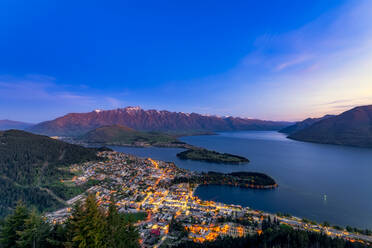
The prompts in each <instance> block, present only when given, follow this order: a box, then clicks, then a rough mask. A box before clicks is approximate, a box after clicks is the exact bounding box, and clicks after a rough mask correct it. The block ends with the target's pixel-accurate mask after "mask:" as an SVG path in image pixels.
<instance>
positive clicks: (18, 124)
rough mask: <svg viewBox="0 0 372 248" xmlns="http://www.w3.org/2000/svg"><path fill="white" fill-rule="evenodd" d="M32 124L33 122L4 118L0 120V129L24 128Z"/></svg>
mask: <svg viewBox="0 0 372 248" xmlns="http://www.w3.org/2000/svg"><path fill="white" fill-rule="evenodd" d="M33 125H34V124H32V123H27V122H22V121H13V120H7V119H4V120H0V131H4V130H10V129H19V130H24V129H26V128H29V127H31V126H33Z"/></svg>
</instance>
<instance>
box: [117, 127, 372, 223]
mask: <svg viewBox="0 0 372 248" xmlns="http://www.w3.org/2000/svg"><path fill="white" fill-rule="evenodd" d="M182 140H183V141H185V142H187V143H189V144H193V145H196V146H202V147H205V148H208V149H213V150H217V151H220V152H228V153H233V154H237V155H242V156H245V157H247V158H248V159H250V160H251V163H249V164H247V165H221V164H212V163H204V162H195V161H183V160H179V159H178V158H177V157H176V154H177V153H178V152H179V151H181V150H182V149H173V148H128V147H114V149H115V150H117V151H122V152H126V153H131V154H134V155H137V156H142V157H149V156H150V157H153V158H155V159H159V160H165V161H172V162H175V163H176V164H177V165H178V166H179V167H182V168H186V169H190V170H196V171H220V172H231V171H258V172H264V173H267V174H268V175H270V176H272V177H273V178H274V179H275V180H276V181H277V182H278V184H279V188H278V189H275V190H267V191H264V190H253V189H242V188H233V187H228V186H203V187H199V188H198V189H197V191H196V192H195V193H196V195H198V196H199V197H200V198H202V199H205V200H214V201H220V202H224V203H233V204H239V205H242V206H249V207H251V208H254V209H260V210H265V211H268V212H274V213H275V212H286V213H290V214H293V215H296V216H300V217H306V218H309V219H314V220H317V221H324V220H327V221H329V222H331V223H332V224H338V225H344V226H345V225H351V226H356V227H360V228H372V150H370V149H360V148H352V147H342V146H333V145H320V144H312V143H305V142H298V141H292V140H289V139H287V138H285V136H284V135H283V134H280V133H277V132H256V131H249V132H230V133H220V134H219V135H211V136H192V137H183V138H182Z"/></svg>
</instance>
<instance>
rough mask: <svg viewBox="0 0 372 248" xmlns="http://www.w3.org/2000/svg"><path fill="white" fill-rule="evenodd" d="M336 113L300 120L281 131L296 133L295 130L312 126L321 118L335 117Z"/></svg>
mask: <svg viewBox="0 0 372 248" xmlns="http://www.w3.org/2000/svg"><path fill="white" fill-rule="evenodd" d="M333 116H334V115H325V116H323V117H320V118H307V119H305V120H303V121H300V122H297V123H295V124H293V125H291V126H289V127H285V128H283V129H281V130H280V131H279V132H280V133H286V134H292V133H295V132H298V131H300V130H302V129H305V128H307V127H310V126H311V125H313V124H314V123H316V122H318V121H321V120H325V119H328V118H330V117H333Z"/></svg>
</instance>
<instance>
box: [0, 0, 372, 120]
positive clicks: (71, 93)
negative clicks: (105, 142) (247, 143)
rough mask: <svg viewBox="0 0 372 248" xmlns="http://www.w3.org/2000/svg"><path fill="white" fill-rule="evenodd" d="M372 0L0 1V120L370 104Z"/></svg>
mask: <svg viewBox="0 0 372 248" xmlns="http://www.w3.org/2000/svg"><path fill="white" fill-rule="evenodd" d="M370 13H372V1H369V0H358V1H354V0H327V1H324V0H302V1H292V0H271V1H269V0H262V1H250V0H245V1H222V0H221V1H215V0H211V1H209V0H203V1H194V0H188V1H181V0H180V1H174V0H173V1H172V0H169V1H163V0H158V1H141V0H138V1H123V0H120V1H119V0H112V1H96V0H90V1H70V0H64V1H55V0H33V1H28V0H17V1H14V0H2V1H0V119H11V120H19V121H26V122H32V123H36V122H40V121H44V120H50V119H54V118H56V117H59V116H62V115H64V114H67V113H70V112H89V111H92V110H94V109H115V108H121V107H125V106H141V107H142V108H144V109H158V110H162V109H166V110H170V111H180V112H196V113H202V114H216V115H221V116H224V115H229V116H230V115H231V116H240V117H247V118H259V119H266V120H287V121H297V120H302V119H304V118H307V117H320V116H322V115H324V114H337V113H341V112H343V111H345V110H347V109H350V108H352V107H354V106H358V105H367V104H372V15H371V14H370Z"/></svg>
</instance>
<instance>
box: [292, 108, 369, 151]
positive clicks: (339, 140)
mask: <svg viewBox="0 0 372 248" xmlns="http://www.w3.org/2000/svg"><path fill="white" fill-rule="evenodd" d="M289 138H291V139H295V140H301V141H308V142H316V143H325V144H336V145H348V146H358V147H371V148H372V105H369V106H362V107H356V108H353V109H351V110H349V111H346V112H344V113H342V114H340V115H337V116H334V117H331V118H328V119H325V120H321V121H318V122H316V123H314V124H313V125H311V126H309V127H307V128H305V129H303V130H300V131H298V132H296V133H293V134H291V135H290V136H289Z"/></svg>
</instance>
